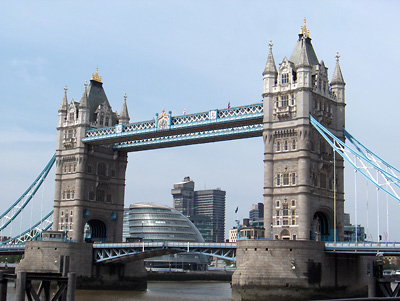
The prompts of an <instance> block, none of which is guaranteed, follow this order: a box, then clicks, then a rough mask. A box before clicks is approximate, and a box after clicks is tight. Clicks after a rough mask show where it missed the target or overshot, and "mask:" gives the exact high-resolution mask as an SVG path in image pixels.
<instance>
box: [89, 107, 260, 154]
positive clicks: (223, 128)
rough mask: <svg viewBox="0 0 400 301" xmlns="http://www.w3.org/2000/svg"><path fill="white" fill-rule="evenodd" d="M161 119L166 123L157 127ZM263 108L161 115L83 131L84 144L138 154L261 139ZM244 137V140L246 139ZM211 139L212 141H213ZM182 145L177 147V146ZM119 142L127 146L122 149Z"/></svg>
mask: <svg viewBox="0 0 400 301" xmlns="http://www.w3.org/2000/svg"><path fill="white" fill-rule="evenodd" d="M160 118H164V119H165V118H168V121H167V123H165V124H160V125H159V124H158V121H159V120H161V119H160ZM262 121H263V104H262V103H258V104H253V105H248V106H242V107H235V108H229V109H223V110H210V111H208V112H202V113H197V114H190V115H181V116H176V117H173V116H171V115H170V114H165V113H164V112H163V114H161V115H160V117H159V116H158V114H157V115H156V118H155V119H154V120H149V121H143V122H137V123H132V124H127V125H122V124H117V125H115V126H114V127H107V128H101V129H92V130H88V131H86V137H85V138H83V139H82V141H83V142H85V143H93V144H110V143H115V144H114V146H113V147H114V148H116V149H125V150H126V149H129V150H131V151H133V150H137V147H139V148H140V147H142V148H143V146H145V145H150V144H152V145H158V147H166V145H167V144H173V145H168V146H175V145H185V144H192V143H193V144H194V143H199V142H198V140H199V139H202V140H203V141H202V142H201V143H205V142H212V141H220V140H230V139H239V138H244V137H254V136H261V135H262ZM246 135H247V136H246ZM213 138H214V139H213ZM182 141H183V142H184V143H183V144H179V142H182ZM122 142H126V143H125V144H124V145H122Z"/></svg>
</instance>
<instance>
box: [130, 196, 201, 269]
mask: <svg viewBox="0 0 400 301" xmlns="http://www.w3.org/2000/svg"><path fill="white" fill-rule="evenodd" d="M127 212H128V213H127V215H126V216H125V223H128V224H129V231H128V233H126V234H124V241H129V242H137V241H144V242H149V241H150V242H157V241H183V242H204V239H203V237H202V235H201V234H200V232H199V230H198V229H197V228H196V227H195V226H194V225H193V223H192V222H191V221H190V220H189V219H188V218H187V217H185V216H184V215H183V214H182V213H180V212H178V211H177V210H175V209H172V208H170V207H168V206H165V205H160V204H155V203H137V204H133V205H130V206H129V209H128V210H127ZM207 265H208V258H207V256H205V255H200V254H189V253H179V254H175V255H174V254H171V255H164V256H159V257H153V258H151V259H147V260H145V266H146V268H147V269H157V268H158V269H159V268H164V269H179V270H181V269H183V270H188V269H190V270H205V269H206V267H207Z"/></svg>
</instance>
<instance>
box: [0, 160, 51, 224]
mask: <svg viewBox="0 0 400 301" xmlns="http://www.w3.org/2000/svg"><path fill="white" fill-rule="evenodd" d="M55 160H56V155H55V154H54V156H53V157H52V158H51V159H50V161H49V163H47V165H46V167H45V168H44V169H43V170H42V172H41V173H40V174H39V176H38V177H37V178H36V179H35V181H34V182H33V183H32V185H31V186H29V188H28V189H27V190H26V191H25V192H24V193H23V194H22V196H21V197H20V198H19V199H18V200H17V201H16V202H15V203H14V204H12V205H11V207H10V208H8V209H7V210H6V211H5V212H4V213H3V214H2V215H1V216H0V231H1V230H3V229H5V228H6V227H7V226H8V225H9V224H10V223H11V222H12V221H13V220H14V219H15V218H16V217H17V216H18V215H19V214H20V213H21V212H22V210H23V209H24V208H25V207H26V205H27V204H28V203H29V202H30V200H31V199H32V198H33V196H34V195H35V193H36V192H37V191H38V189H39V187H40V186H41V185H42V183H43V181H44V180H45V179H46V177H47V175H48V173H49V172H50V170H51V168H52V167H53V165H54V162H55Z"/></svg>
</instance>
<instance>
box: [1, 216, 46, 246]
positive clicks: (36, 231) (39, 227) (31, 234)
mask: <svg viewBox="0 0 400 301" xmlns="http://www.w3.org/2000/svg"><path fill="white" fill-rule="evenodd" d="M53 212H54V210H51V211H50V212H49V213H48V214H47V215H46V216H45V217H43V218H42V219H41V220H40V221H39V222H37V223H36V224H35V225H33V226H32V227H30V228H29V229H27V230H25V231H24V232H22V233H21V234H18V235H16V236H14V237H13V238H10V239H8V240H5V241H2V242H1V244H3V245H10V244H24V243H25V242H26V241H28V240H35V239H36V238H37V237H39V236H40V235H41V234H42V233H43V232H44V231H46V230H48V229H50V227H51V226H52V225H53Z"/></svg>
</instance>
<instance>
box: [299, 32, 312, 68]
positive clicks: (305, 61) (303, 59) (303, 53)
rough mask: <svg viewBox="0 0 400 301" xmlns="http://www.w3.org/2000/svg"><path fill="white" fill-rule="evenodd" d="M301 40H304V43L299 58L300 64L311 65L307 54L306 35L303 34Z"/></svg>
mask: <svg viewBox="0 0 400 301" xmlns="http://www.w3.org/2000/svg"><path fill="white" fill-rule="evenodd" d="M304 26H305V25H304ZM301 40H302V41H301V43H302V44H301V52H300V58H299V63H298V66H310V61H309V59H308V55H307V49H306V38H305V36H303V37H302V39H301Z"/></svg>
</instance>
